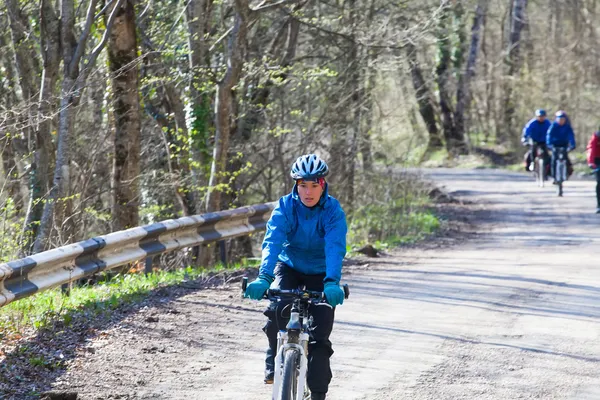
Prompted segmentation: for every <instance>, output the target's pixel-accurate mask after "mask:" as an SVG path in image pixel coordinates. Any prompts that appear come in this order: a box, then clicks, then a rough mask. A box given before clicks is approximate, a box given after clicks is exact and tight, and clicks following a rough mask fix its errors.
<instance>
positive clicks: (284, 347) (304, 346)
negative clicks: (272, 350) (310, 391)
mask: <svg viewBox="0 0 600 400" xmlns="http://www.w3.org/2000/svg"><path fill="white" fill-rule="evenodd" d="M308 340H309V336H308V334H307V333H300V336H299V342H300V344H298V343H289V342H288V333H287V332H286V331H279V332H278V333H277V355H276V356H275V379H274V380H273V394H272V399H273V400H277V395H278V394H279V387H280V386H281V380H282V378H283V363H284V360H285V353H286V352H287V351H288V350H291V349H296V350H298V352H299V353H300V367H299V369H298V375H297V376H298V380H297V387H296V397H295V398H296V399H297V400H302V399H304V389H305V388H304V386H305V385H306V373H307V371H308V356H307V355H308Z"/></svg>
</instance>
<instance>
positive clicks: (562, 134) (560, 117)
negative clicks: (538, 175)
mask: <svg viewBox="0 0 600 400" xmlns="http://www.w3.org/2000/svg"><path fill="white" fill-rule="evenodd" d="M546 144H547V145H548V148H549V149H551V150H552V163H551V164H550V165H551V171H552V172H551V175H552V176H553V177H555V174H554V172H555V171H554V169H555V167H556V159H557V158H558V153H557V151H556V148H557V147H566V148H567V151H571V150H573V149H575V133H574V132H573V128H572V127H571V122H570V121H569V117H568V116H567V113H565V112H564V111H562V110H560V111H557V112H556V119H555V121H554V122H553V123H552V125H550V129H548V133H547V134H546ZM567 171H568V175H569V176H570V175H571V173H572V171H573V168H572V166H571V160H570V159H569V155H568V154H567ZM554 183H556V177H555V179H554Z"/></svg>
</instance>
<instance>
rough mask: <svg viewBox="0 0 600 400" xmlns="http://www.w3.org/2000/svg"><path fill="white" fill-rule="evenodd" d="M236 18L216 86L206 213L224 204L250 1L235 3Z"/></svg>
mask: <svg viewBox="0 0 600 400" xmlns="http://www.w3.org/2000/svg"><path fill="white" fill-rule="evenodd" d="M234 9H235V18H234V22H233V29H232V31H231V36H230V38H229V43H228V45H227V70H226V72H225V76H224V77H223V79H222V80H221V81H220V82H219V84H218V85H217V96H216V104H215V108H216V124H215V125H216V132H215V145H214V150H213V159H212V165H211V169H210V180H209V182H208V186H209V191H208V195H207V198H206V210H207V211H208V212H212V211H217V210H219V208H220V204H221V192H222V191H223V190H224V188H223V185H224V183H225V179H224V178H225V177H224V175H225V172H226V170H227V151H228V149H229V137H230V134H231V117H232V110H233V93H232V90H233V87H234V86H235V85H236V84H237V83H238V82H239V80H240V77H241V74H242V68H243V66H244V59H245V55H246V47H247V35H248V21H249V18H250V7H249V6H248V0H234Z"/></svg>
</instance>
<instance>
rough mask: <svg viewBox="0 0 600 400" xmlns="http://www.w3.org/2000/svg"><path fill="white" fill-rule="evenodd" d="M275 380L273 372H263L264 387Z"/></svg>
mask: <svg viewBox="0 0 600 400" xmlns="http://www.w3.org/2000/svg"><path fill="white" fill-rule="evenodd" d="M274 380H275V372H269V371H267V372H265V385H272V384H273V381H274Z"/></svg>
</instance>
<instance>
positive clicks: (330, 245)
mask: <svg viewBox="0 0 600 400" xmlns="http://www.w3.org/2000/svg"><path fill="white" fill-rule="evenodd" d="M327 189H328V186H325V192H324V193H323V196H321V200H319V203H318V204H317V205H316V206H314V207H312V208H309V207H306V206H305V205H304V204H302V201H301V200H300V198H299V197H298V188H297V186H294V189H293V190H292V193H290V194H288V195H287V196H283V197H282V198H281V199H279V202H278V204H277V205H276V206H275V209H274V210H273V214H271V218H270V219H269V222H268V223H267V233H266V234H265V238H264V240H263V244H262V263H261V266H260V274H266V275H270V276H273V271H274V269H275V264H277V261H281V262H283V263H285V264H287V265H289V266H290V267H291V268H293V269H295V270H297V271H299V272H302V273H304V274H308V275H317V274H325V281H333V282H339V281H340V278H341V276H342V260H343V259H344V256H345V255H346V233H347V232H348V227H347V225H346V214H345V213H344V210H342V207H341V205H340V203H339V201H337V200H336V199H335V198H333V197H331V196H329V194H328V190H327Z"/></svg>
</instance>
